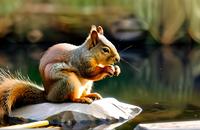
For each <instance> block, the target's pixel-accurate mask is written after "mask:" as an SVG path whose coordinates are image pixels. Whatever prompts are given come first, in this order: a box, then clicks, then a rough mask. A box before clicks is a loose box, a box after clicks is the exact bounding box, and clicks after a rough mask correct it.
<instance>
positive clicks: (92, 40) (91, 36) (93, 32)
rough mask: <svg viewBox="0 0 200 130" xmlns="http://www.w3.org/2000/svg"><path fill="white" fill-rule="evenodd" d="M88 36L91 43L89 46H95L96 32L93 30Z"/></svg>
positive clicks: (96, 41)
mask: <svg viewBox="0 0 200 130" xmlns="http://www.w3.org/2000/svg"><path fill="white" fill-rule="evenodd" d="M90 38H91V43H90V44H91V45H90V48H92V47H94V46H96V44H97V43H98V39H99V38H98V33H97V31H96V30H93V31H92V32H91V33H90Z"/></svg>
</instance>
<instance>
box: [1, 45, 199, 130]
mask: <svg viewBox="0 0 200 130" xmlns="http://www.w3.org/2000/svg"><path fill="white" fill-rule="evenodd" d="M19 46H20V47H17V48H16V47H15V48H14V47H13V48H14V49H12V48H11V49H10V50H4V49H3V48H2V49H1V50H2V51H1V52H0V56H1V60H0V64H1V66H3V67H5V66H8V68H11V71H14V70H20V71H21V72H22V73H23V74H25V75H29V77H30V79H31V80H33V81H35V82H37V83H41V79H40V77H39V73H38V62H39V58H40V56H41V54H42V53H41V52H43V50H44V48H42V47H40V48H38V46H37V47H36V46H35V45H33V46H31V47H30V46H29V47H26V45H19ZM120 55H121V57H122V60H121V62H120V63H119V66H120V67H121V71H122V73H121V74H120V75H119V76H118V77H112V78H107V79H104V80H102V81H98V82H96V83H95V84H94V91H96V92H99V93H100V94H102V95H103V97H114V98H116V99H118V100H119V101H122V102H126V103H130V104H134V105H138V106H140V107H141V108H142V109H143V112H142V113H141V114H140V115H139V116H137V117H136V118H135V119H133V120H131V121H129V122H128V123H125V124H124V125H122V126H120V127H118V128H117V129H119V130H123V129H133V128H134V127H135V126H136V125H137V124H138V123H140V122H157V121H158V122H161V121H177V120H178V121H180V120H196V119H199V118H200V102H199V99H200V60H199V59H200V47H199V46H153V45H152V46H150V45H148V46H147V45H146V46H139V47H134V46H132V47H131V48H129V49H127V50H124V51H121V54H120Z"/></svg>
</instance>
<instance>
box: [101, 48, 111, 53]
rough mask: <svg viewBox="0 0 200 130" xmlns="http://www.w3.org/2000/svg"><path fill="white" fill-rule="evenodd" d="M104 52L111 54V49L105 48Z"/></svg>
mask: <svg viewBox="0 0 200 130" xmlns="http://www.w3.org/2000/svg"><path fill="white" fill-rule="evenodd" d="M102 50H103V52H104V53H109V52H110V49H109V48H108V47H104V48H102Z"/></svg>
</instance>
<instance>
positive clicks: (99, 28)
mask: <svg viewBox="0 0 200 130" xmlns="http://www.w3.org/2000/svg"><path fill="white" fill-rule="evenodd" d="M97 32H98V33H99V34H102V35H103V28H102V27H101V26H98V27H97Z"/></svg>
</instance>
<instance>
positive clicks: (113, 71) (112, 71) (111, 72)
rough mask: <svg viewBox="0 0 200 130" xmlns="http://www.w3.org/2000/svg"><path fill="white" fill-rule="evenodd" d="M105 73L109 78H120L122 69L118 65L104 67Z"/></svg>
mask: <svg viewBox="0 0 200 130" xmlns="http://www.w3.org/2000/svg"><path fill="white" fill-rule="evenodd" d="M104 69H105V71H106V72H107V73H108V76H110V77H112V76H118V75H119V74H120V72H121V70H120V68H119V66H118V65H114V66H113V65H109V66H106V67H104Z"/></svg>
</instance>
